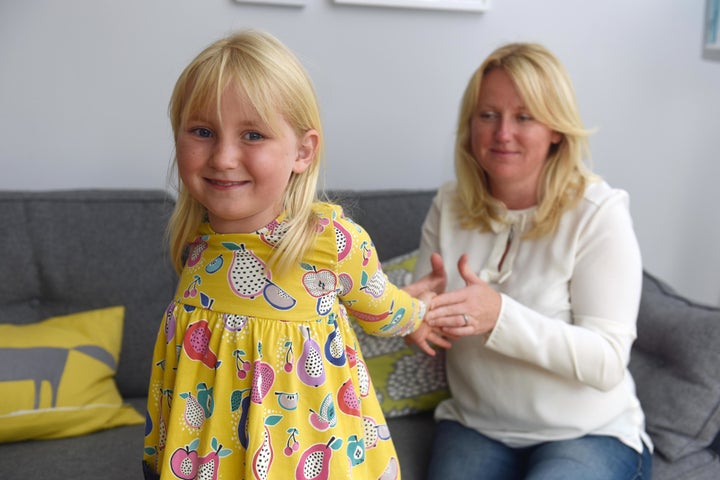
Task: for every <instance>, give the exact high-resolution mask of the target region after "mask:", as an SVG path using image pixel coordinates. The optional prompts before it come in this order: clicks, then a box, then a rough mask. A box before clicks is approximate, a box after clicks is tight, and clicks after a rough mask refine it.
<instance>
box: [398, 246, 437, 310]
mask: <svg viewBox="0 0 720 480" xmlns="http://www.w3.org/2000/svg"><path fill="white" fill-rule="evenodd" d="M430 265H431V266H432V272H430V273H428V274H427V275H425V276H424V277H422V278H421V279H420V280H418V281H417V282H415V283H411V284H410V285H406V286H404V287H403V288H402V289H403V290H405V291H406V292H408V293H409V294H410V295H412V296H413V297H419V296H420V295H422V294H423V293H425V292H435V293H442V292H444V291H445V287H446V285H447V274H446V273H445V262H443V259H442V257H441V256H440V254H439V253H433V254H432V255H431V256H430ZM428 307H429V305H428Z"/></svg>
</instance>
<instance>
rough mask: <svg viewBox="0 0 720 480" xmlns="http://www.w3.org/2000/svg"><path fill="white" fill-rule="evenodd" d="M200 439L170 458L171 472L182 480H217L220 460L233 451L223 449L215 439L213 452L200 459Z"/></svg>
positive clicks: (213, 440)
mask: <svg viewBox="0 0 720 480" xmlns="http://www.w3.org/2000/svg"><path fill="white" fill-rule="evenodd" d="M199 444H200V440H199V439H195V440H193V441H192V442H190V445H186V446H185V447H180V448H178V449H177V450H175V451H174V452H173V454H172V456H171V457H170V470H171V471H172V473H173V474H174V475H175V476H176V477H177V478H180V479H182V480H217V478H218V474H217V472H218V467H219V466H220V458H221V457H227V456H228V455H230V454H231V453H232V450H230V449H227V448H223V446H222V445H220V444H219V443H218V440H217V438H215V437H213V438H212V441H211V445H212V448H213V451H211V452H210V453H208V454H207V455H205V456H204V457H201V458H198V453H197V447H198V445H199Z"/></svg>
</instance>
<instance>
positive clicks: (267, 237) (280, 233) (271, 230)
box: [255, 220, 289, 247]
mask: <svg viewBox="0 0 720 480" xmlns="http://www.w3.org/2000/svg"><path fill="white" fill-rule="evenodd" d="M288 227H289V223H288V222H287V221H284V220H283V221H282V222H278V221H277V220H273V221H272V222H270V223H269V224H268V225H267V226H265V227H263V228H261V229H260V230H257V231H256V232H255V233H257V234H258V235H259V236H260V239H261V240H262V241H263V242H265V243H267V244H268V245H270V246H271V247H276V246H277V245H278V244H279V243H280V240H282V239H283V237H284V236H285V234H286V233H287V231H288Z"/></svg>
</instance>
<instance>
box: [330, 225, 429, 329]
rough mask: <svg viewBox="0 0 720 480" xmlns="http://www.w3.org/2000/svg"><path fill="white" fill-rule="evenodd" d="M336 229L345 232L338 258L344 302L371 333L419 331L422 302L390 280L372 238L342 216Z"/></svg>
mask: <svg viewBox="0 0 720 480" xmlns="http://www.w3.org/2000/svg"><path fill="white" fill-rule="evenodd" d="M334 223H335V225H334V226H335V228H336V231H339V232H342V233H341V234H338V235H345V239H346V240H345V243H344V245H345V251H344V252H343V253H341V255H340V258H339V259H338V272H340V273H339V278H340V283H341V284H342V285H343V291H342V292H341V293H340V301H341V302H342V304H343V305H344V306H345V308H346V310H347V312H348V314H349V315H350V316H352V317H353V318H355V320H356V321H357V322H358V324H359V325H360V326H361V327H362V329H363V330H364V331H365V332H367V333H369V334H370V335H376V336H384V337H390V336H397V335H407V334H408V333H411V332H413V331H415V330H416V329H417V328H418V327H419V325H420V322H421V321H422V311H423V310H424V308H423V307H422V306H421V302H420V301H419V300H417V299H415V298H413V297H411V296H410V295H409V294H408V293H407V292H405V291H403V290H401V289H400V288H398V287H397V286H395V285H393V284H392V283H390V281H389V280H388V278H387V275H385V273H384V272H383V270H382V265H381V264H380V261H379V260H378V254H377V252H376V250H375V246H374V244H373V243H372V239H371V238H370V236H369V235H368V233H367V232H366V231H365V229H363V228H362V227H361V226H360V225H358V224H356V223H354V222H352V221H351V220H349V219H347V218H345V217H342V216H338V217H337V218H336V219H335V220H334Z"/></svg>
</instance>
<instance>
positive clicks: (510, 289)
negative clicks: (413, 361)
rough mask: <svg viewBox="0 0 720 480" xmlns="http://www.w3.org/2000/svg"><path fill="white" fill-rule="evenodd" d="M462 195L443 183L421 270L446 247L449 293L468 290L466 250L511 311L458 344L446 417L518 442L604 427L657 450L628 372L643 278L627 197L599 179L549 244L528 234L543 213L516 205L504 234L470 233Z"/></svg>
mask: <svg viewBox="0 0 720 480" xmlns="http://www.w3.org/2000/svg"><path fill="white" fill-rule="evenodd" d="M454 196H455V184H454V182H453V183H448V184H446V185H443V186H442V187H441V188H440V189H439V191H438V194H437V196H436V197H435V199H434V201H433V204H432V207H431V209H430V211H429V213H428V216H427V218H426V220H425V224H424V225H423V232H422V240H421V245H420V255H419V259H418V263H417V266H416V269H415V273H414V276H415V278H416V279H417V278H420V277H421V276H423V275H425V274H426V273H427V272H429V271H430V269H431V268H430V261H429V257H430V254H431V253H432V252H439V253H440V254H441V255H442V257H443V260H444V261H445V268H446V270H447V273H448V291H449V290H455V289H457V288H460V287H463V286H465V282H464V281H463V279H462V277H461V276H460V275H459V273H458V272H457V268H456V267H455V266H456V264H457V260H458V259H459V258H460V256H461V255H462V254H463V253H466V254H468V261H469V265H471V266H474V268H475V270H476V272H477V273H478V275H479V277H480V278H482V279H483V280H485V281H486V282H488V283H489V284H490V285H491V286H492V287H493V288H494V289H495V290H496V291H498V292H500V293H501V297H502V306H501V310H500V315H499V318H498V321H497V324H496V325H495V328H494V329H493V330H492V333H491V334H490V335H489V336H488V337H487V339H486V338H485V337H484V336H481V335H477V336H470V337H462V338H460V339H459V340H455V341H453V346H452V348H450V349H449V350H448V352H447V375H448V383H449V386H450V390H451V392H452V398H451V399H449V400H445V401H443V402H442V403H441V404H440V405H439V406H438V408H437V409H436V412H435V416H436V418H437V419H453V420H456V421H458V422H460V423H461V424H463V425H466V426H468V427H471V428H474V429H476V430H478V431H479V432H481V433H483V434H485V435H487V436H489V437H491V438H494V439H496V440H499V441H501V442H504V443H506V444H508V445H510V446H514V447H516V446H527V445H533V444H536V443H540V442H545V441H552V440H561V439H568V438H575V437H579V436H583V435H587V434H594V435H608V436H613V437H616V438H618V439H620V440H621V441H622V442H623V443H625V444H627V445H629V446H630V447H632V448H634V449H635V450H637V451H638V452H641V451H642V443H643V442H645V444H646V445H648V447H649V448H652V443H651V441H650V439H649V437H648V436H647V434H646V433H645V429H644V423H645V417H644V415H643V412H642V409H641V407H640V403H639V401H638V399H637V397H636V395H635V384H634V382H633V379H632V376H631V375H630V372H629V371H628V369H627V365H628V362H629V358H630V348H631V346H632V343H633V341H634V340H635V336H636V319H637V313H638V306H639V302H640V292H641V284H642V262H641V257H640V250H639V247H638V243H637V239H636V237H635V233H634V231H633V226H632V219H631V217H630V212H629V198H628V195H627V193H626V192H624V191H622V190H618V189H613V188H611V187H610V186H609V185H608V184H607V183H605V182H603V181H598V182H595V183H592V184H590V185H589V186H588V188H587V189H586V192H585V195H584V198H583V199H582V200H581V201H580V203H579V204H578V205H577V206H576V207H575V208H574V209H573V210H572V211H569V212H566V213H565V214H564V215H563V217H562V219H561V221H560V224H559V227H558V229H557V230H556V231H555V232H554V233H553V234H551V235H547V236H544V237H541V238H539V239H525V238H523V233H525V232H526V231H527V230H528V229H529V227H530V224H531V222H532V215H533V213H534V210H535V209H534V208H531V209H527V210H515V211H509V212H508V213H507V219H508V220H509V222H508V225H499V224H498V225H494V228H493V231H492V232H485V233H481V232H480V231H479V230H477V229H474V230H465V229H462V228H461V227H460V226H459V224H458V221H457V217H456V215H455V213H454V207H453V205H454V200H453V199H454ZM506 250H507V253H506ZM503 255H504V260H502V262H501V259H503ZM498 267H500V268H498Z"/></svg>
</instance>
